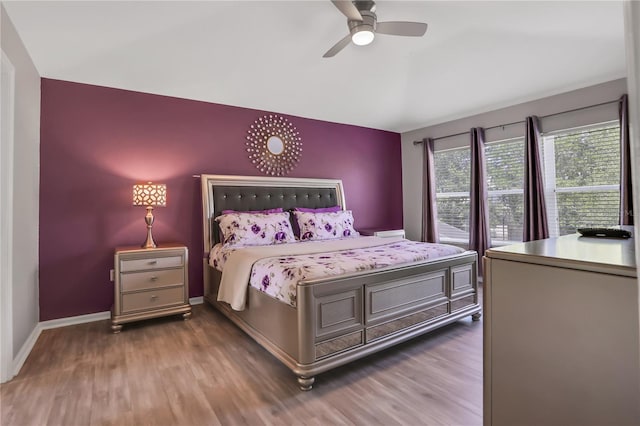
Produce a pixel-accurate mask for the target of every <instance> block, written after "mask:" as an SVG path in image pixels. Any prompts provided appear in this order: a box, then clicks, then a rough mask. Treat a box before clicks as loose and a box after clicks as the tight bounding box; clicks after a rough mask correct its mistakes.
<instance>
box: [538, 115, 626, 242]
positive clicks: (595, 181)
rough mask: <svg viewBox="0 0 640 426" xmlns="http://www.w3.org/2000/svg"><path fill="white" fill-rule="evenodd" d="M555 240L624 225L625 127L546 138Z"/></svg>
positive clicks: (547, 185)
mask: <svg viewBox="0 0 640 426" xmlns="http://www.w3.org/2000/svg"><path fill="white" fill-rule="evenodd" d="M543 141H544V142H543V144H544V150H543V158H544V174H545V179H544V180H545V196H546V203H547V215H548V219H549V233H550V236H552V237H555V236H559V235H567V234H572V233H574V232H576V229H577V228H580V227H586V226H611V225H617V224H618V223H619V212H620V126H619V124H618V123H617V122H611V123H605V124H600V125H596V126H590V127H583V128H578V129H569V130H563V131H560V132H554V133H551V134H546V135H544V138H543Z"/></svg>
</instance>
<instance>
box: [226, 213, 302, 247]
mask: <svg viewBox="0 0 640 426" xmlns="http://www.w3.org/2000/svg"><path fill="white" fill-rule="evenodd" d="M215 220H216V221H217V222H218V224H219V225H220V231H221V232H222V242H223V243H224V244H226V245H230V246H238V247H241V246H267V245H271V244H282V243H293V242H295V241H296V239H295V237H294V236H293V232H292V231H291V224H290V222H289V213H288V212H283V213H229V214H223V215H222V216H218V217H216V219H215Z"/></svg>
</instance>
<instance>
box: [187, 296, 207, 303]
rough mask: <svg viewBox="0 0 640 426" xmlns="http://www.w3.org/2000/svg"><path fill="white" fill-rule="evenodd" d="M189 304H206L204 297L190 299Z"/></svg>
mask: <svg viewBox="0 0 640 426" xmlns="http://www.w3.org/2000/svg"><path fill="white" fill-rule="evenodd" d="M189 303H191V304H192V305H202V304H203V303H204V296H199V297H192V298H190V299H189Z"/></svg>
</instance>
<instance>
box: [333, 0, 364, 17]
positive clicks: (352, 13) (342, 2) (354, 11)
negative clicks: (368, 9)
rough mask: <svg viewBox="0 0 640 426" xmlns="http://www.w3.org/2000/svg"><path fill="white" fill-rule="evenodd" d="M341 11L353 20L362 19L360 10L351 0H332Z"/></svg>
mask: <svg viewBox="0 0 640 426" xmlns="http://www.w3.org/2000/svg"><path fill="white" fill-rule="evenodd" d="M331 3H333V4H334V5H335V6H336V7H337V8H338V10H339V11H340V12H342V14H343V15H344V16H346V17H347V18H349V19H350V20H352V21H362V15H360V11H359V10H358V8H357V7H355V6H354V4H353V3H352V2H351V1H350V0H331Z"/></svg>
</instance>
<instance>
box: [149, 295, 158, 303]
mask: <svg viewBox="0 0 640 426" xmlns="http://www.w3.org/2000/svg"><path fill="white" fill-rule="evenodd" d="M150 299H151V301H152V302H154V301H156V300H158V296H156V295H155V294H154V295H153V296H151V298H150Z"/></svg>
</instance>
